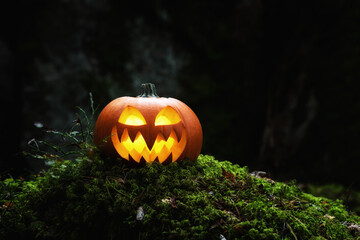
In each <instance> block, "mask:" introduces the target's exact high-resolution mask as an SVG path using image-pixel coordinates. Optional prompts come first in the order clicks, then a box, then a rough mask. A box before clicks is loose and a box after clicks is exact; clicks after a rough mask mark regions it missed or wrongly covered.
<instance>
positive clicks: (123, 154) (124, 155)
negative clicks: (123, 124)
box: [111, 126, 129, 160]
mask: <svg viewBox="0 0 360 240" xmlns="http://www.w3.org/2000/svg"><path fill="white" fill-rule="evenodd" d="M111 141H112V143H113V145H114V147H115V150H116V151H117V153H118V154H119V155H120V156H121V157H122V158H125V159H126V160H129V153H128V151H127V150H126V148H125V147H124V146H123V145H122V144H121V143H120V141H119V136H118V134H117V128H116V126H114V127H113V128H112V130H111Z"/></svg>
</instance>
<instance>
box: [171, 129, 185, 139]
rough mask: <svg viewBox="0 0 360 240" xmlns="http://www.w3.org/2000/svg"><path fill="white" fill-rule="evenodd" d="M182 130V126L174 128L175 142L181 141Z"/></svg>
mask: <svg viewBox="0 0 360 240" xmlns="http://www.w3.org/2000/svg"><path fill="white" fill-rule="evenodd" d="M183 130H185V129H184V127H183V126H176V127H174V130H173V132H174V133H175V134H176V138H177V141H180V140H181V138H182V133H183Z"/></svg>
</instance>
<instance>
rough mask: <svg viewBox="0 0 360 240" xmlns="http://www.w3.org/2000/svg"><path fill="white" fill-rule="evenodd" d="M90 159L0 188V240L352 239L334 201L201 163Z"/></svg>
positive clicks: (355, 232)
mask: <svg viewBox="0 0 360 240" xmlns="http://www.w3.org/2000/svg"><path fill="white" fill-rule="evenodd" d="M90 152H91V154H87V155H86V157H81V159H77V161H75V162H72V161H55V163H54V164H53V166H52V167H51V168H50V169H48V170H47V171H44V172H43V173H42V174H40V175H38V176H33V177H32V179H29V180H24V179H6V180H4V181H2V182H1V191H0V194H1V195H0V196H1V199H0V201H1V202H0V206H2V207H1V219H0V239H96V238H97V239H218V240H219V239H228V240H230V239H360V234H359V228H360V227H359V223H360V218H359V217H358V216H356V215H355V214H352V213H349V212H348V211H347V210H346V209H345V207H344V206H343V205H342V203H341V201H339V200H338V201H332V200H329V199H326V198H321V197H314V196H313V195H310V194H306V193H304V192H302V191H301V190H300V189H299V188H298V187H297V186H296V185H294V184H285V183H281V182H274V181H273V180H271V179H268V178H261V177H259V176H253V175H251V174H249V173H248V171H247V168H246V167H244V168H242V167H240V166H238V165H235V164H232V163H230V162H227V161H225V162H220V161H217V160H215V159H214V158H213V157H211V156H207V155H201V156H200V157H199V159H198V160H197V161H196V162H189V161H182V162H179V163H173V164H169V165H167V166H163V165H160V164H158V163H154V164H152V165H146V166H144V167H141V168H129V167H128V166H127V165H125V164H123V163H121V161H118V160H116V161H115V160H109V159H106V161H104V160H103V159H102V158H101V157H100V156H99V155H97V154H94V153H93V152H92V151H90ZM89 156H90V157H89Z"/></svg>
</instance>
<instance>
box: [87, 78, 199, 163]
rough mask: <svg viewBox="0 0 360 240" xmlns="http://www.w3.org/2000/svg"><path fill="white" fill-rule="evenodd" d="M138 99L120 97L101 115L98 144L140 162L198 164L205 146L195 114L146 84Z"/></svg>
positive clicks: (96, 142)
mask: <svg viewBox="0 0 360 240" xmlns="http://www.w3.org/2000/svg"><path fill="white" fill-rule="evenodd" d="M142 86H143V94H142V95H140V96H138V97H120V98H117V99H115V100H113V101H112V102H110V103H109V104H108V105H107V106H106V107H105V108H104V109H103V110H102V111H101V113H100V115H99V117H98V119H97V121H96V125H95V131H94V142H95V145H97V146H99V147H100V148H101V149H102V150H103V152H104V153H105V154H107V155H108V156H114V157H119V156H120V157H122V158H123V159H126V160H128V161H135V162H137V163H140V162H141V161H143V160H144V161H146V162H148V163H152V162H154V161H156V160H157V161H159V162H160V163H164V162H175V161H178V160H181V159H184V158H189V159H190V160H192V161H195V160H196V159H197V157H198V156H199V154H200V150H201V145H202V129H201V125H200V122H199V119H198V118H197V117H196V115H195V113H194V112H193V111H192V110H191V109H190V108H189V107H188V106H187V105H186V104H184V103H183V102H181V101H179V100H177V99H174V98H162V97H159V96H157V95H156V92H155V86H154V85H153V84H150V83H146V84H143V85H142Z"/></svg>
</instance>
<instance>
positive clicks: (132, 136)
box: [125, 129, 139, 142]
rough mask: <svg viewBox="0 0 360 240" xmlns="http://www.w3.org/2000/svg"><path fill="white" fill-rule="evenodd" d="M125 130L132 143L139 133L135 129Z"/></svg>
mask: <svg viewBox="0 0 360 240" xmlns="http://www.w3.org/2000/svg"><path fill="white" fill-rule="evenodd" d="M125 130H126V131H127V132H128V134H129V137H130V139H131V141H132V142H134V141H135V139H136V136H137V135H138V134H139V131H138V130H136V129H125Z"/></svg>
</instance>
